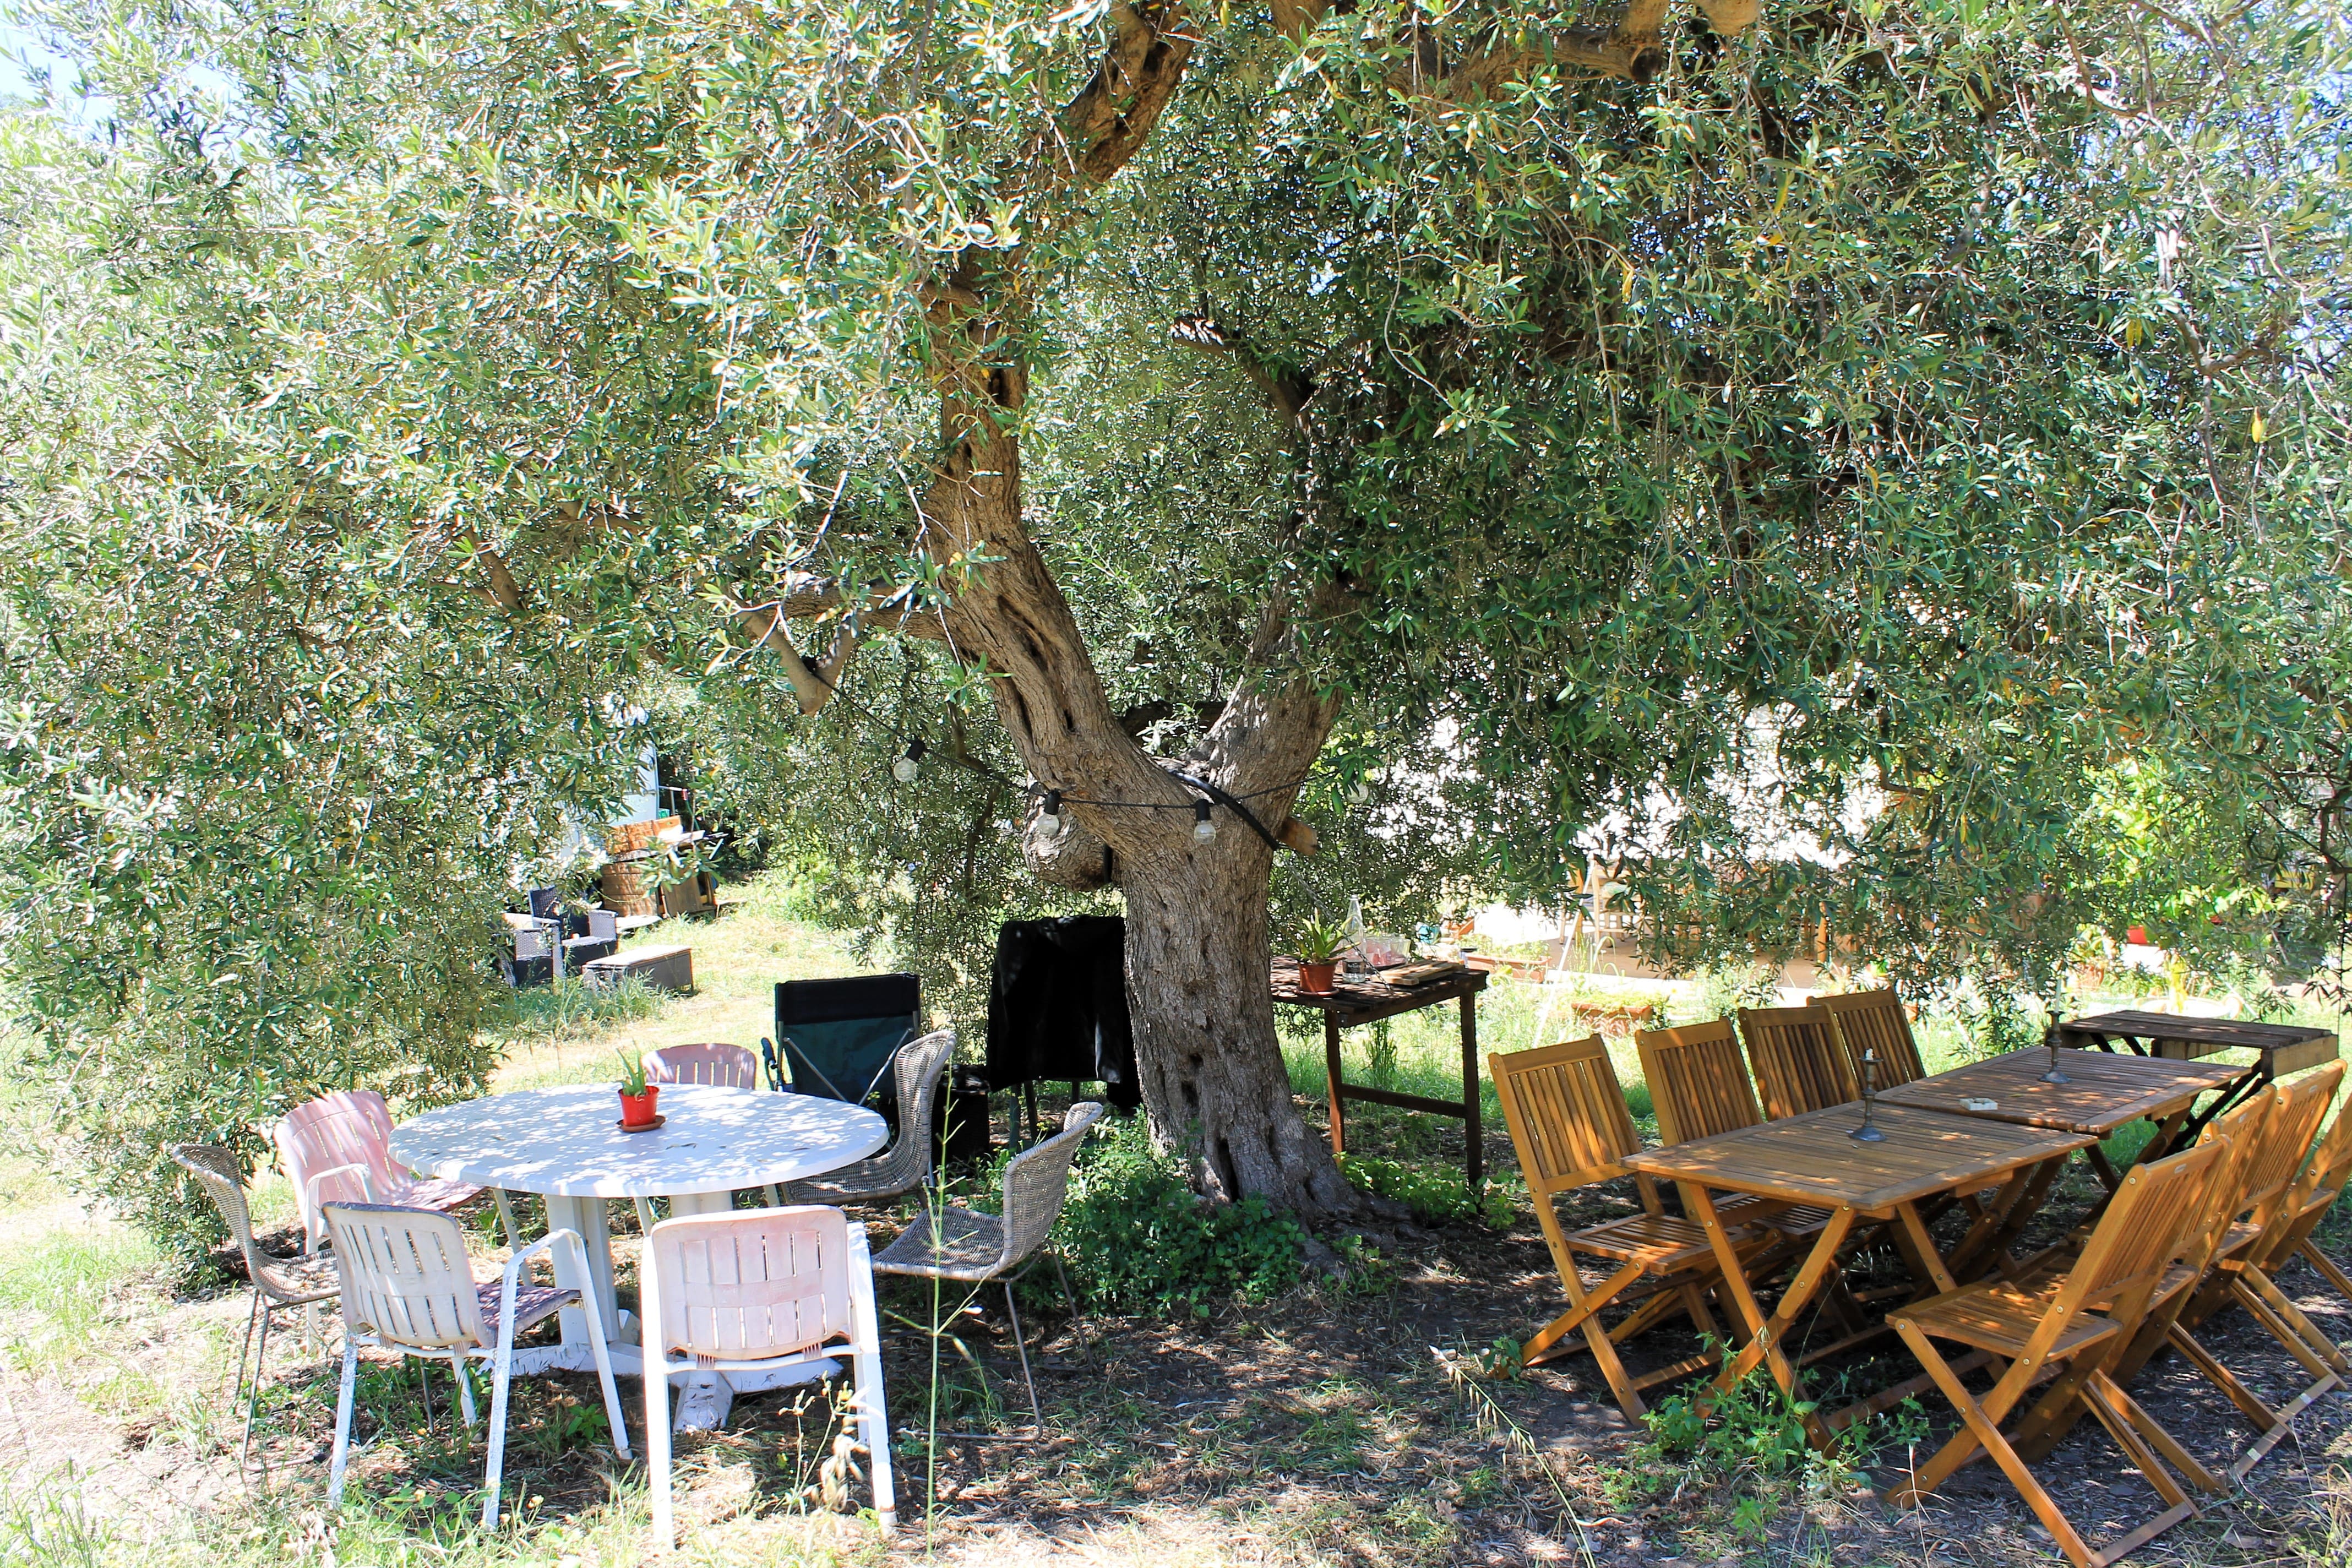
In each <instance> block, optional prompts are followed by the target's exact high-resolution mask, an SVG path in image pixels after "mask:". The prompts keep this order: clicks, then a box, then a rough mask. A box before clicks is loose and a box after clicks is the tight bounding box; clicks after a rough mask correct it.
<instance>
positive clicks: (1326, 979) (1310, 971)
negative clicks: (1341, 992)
mask: <svg viewBox="0 0 2352 1568" xmlns="http://www.w3.org/2000/svg"><path fill="white" fill-rule="evenodd" d="M1347 943H1348V933H1347V932H1346V931H1343V930H1341V929H1340V927H1339V924H1338V922H1336V921H1328V920H1325V919H1324V918H1323V917H1322V916H1321V915H1319V914H1316V915H1309V916H1308V917H1307V919H1305V920H1304V921H1300V922H1299V924H1298V929H1297V931H1294V932H1293V933H1292V935H1291V940H1290V945H1291V951H1292V952H1295V953H1296V954H1297V957H1298V988H1299V989H1300V990H1301V991H1311V992H1314V993H1316V994H1318V995H1319V994H1322V993H1324V992H1328V991H1329V990H1330V989H1331V983H1332V980H1333V978H1334V976H1336V975H1337V974H1338V973H1339V950H1340V949H1341V948H1342V947H1345V946H1346V945H1347Z"/></svg>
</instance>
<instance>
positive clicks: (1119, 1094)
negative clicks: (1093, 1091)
mask: <svg viewBox="0 0 2352 1568" xmlns="http://www.w3.org/2000/svg"><path fill="white" fill-rule="evenodd" d="M1035 1079H1049V1080H1051V1079H1062V1080H1066V1081H1068V1082H1072V1083H1099V1084H1101V1085H1102V1086H1103V1099H1105V1100H1108V1101H1109V1102H1110V1103H1111V1104H1113V1105H1115V1106H1117V1107H1118V1108H1119V1109H1120V1110H1134V1109H1135V1108H1136V1107H1137V1106H1139V1105H1140V1104H1142V1103H1143V1090H1142V1089H1140V1088H1139V1086H1138V1084H1137V1083H1136V1079H1135V1034H1134V1031H1133V1029H1132V1028H1131V1027H1130V1026H1129V1023H1128V1016H1127V921H1125V920H1124V919H1122V918H1120V917H1119V916H1118V915H1066V916H1065V917H1063V918H1062V919H1060V920H1051V921H1006V922H1005V923H1004V924H1003V926H1001V927H999V928H998V930H997V932H996V970H995V973H994V975H993V976H992V979H991V980H990V982H989V987H988V1087H989V1088H990V1089H1013V1088H1015V1087H1017V1086H1019V1085H1021V1084H1024V1083H1029V1082H1032V1081H1034V1080H1035Z"/></svg>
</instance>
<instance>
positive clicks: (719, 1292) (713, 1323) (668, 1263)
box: [638, 1206, 898, 1552]
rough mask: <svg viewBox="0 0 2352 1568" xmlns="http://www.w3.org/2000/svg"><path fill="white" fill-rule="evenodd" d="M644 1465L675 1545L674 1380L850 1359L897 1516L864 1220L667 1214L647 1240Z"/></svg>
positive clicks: (885, 1525)
mask: <svg viewBox="0 0 2352 1568" xmlns="http://www.w3.org/2000/svg"><path fill="white" fill-rule="evenodd" d="M638 1279H639V1280H640V1281H641V1282H642V1284H643V1286H644V1289H645V1308H646V1324H645V1358H646V1367H645V1378H646V1465H647V1467H648V1468H650V1469H651V1470H652V1471H653V1507H654V1542H655V1544H656V1547H657V1548H658V1549H659V1550H661V1551H663V1552H667V1551H668V1550H669V1549H670V1546H671V1544H672V1543H673V1542H674V1540H675V1531H674V1527H673V1525H672V1524H671V1520H670V1474H669V1471H670V1447H669V1438H670V1433H669V1377H670V1374H671V1373H678V1372H695V1371H704V1372H719V1373H728V1372H771V1371H780V1370H782V1369H784V1368H788V1367H794V1366H805V1365H808V1364H810V1363H824V1362H825V1360H826V1358H827V1357H828V1356H830V1355H832V1354H835V1353H845V1354H847V1355H848V1356H849V1357H850V1358H851V1364H852V1367H853V1369H854V1375H853V1382H852V1387H853V1389H854V1391H855V1399H856V1412H857V1426H858V1436H859V1438H860V1440H861V1441H863V1442H864V1443H865V1445H866V1455H867V1459H868V1462H869V1464H870V1465H871V1467H872V1470H871V1474H872V1477H873V1485H874V1511H875V1513H876V1514H877V1515H878V1516H879V1517H880V1520H881V1522H882V1529H883V1531H885V1532H886V1533H887V1532H888V1531H891V1530H893V1529H896V1528H897V1526H898V1498H897V1494H896V1492H895V1490H894V1489H893V1488H892V1485H891V1479H890V1432H889V1423H888V1409H887V1402H886V1401H885V1399H884V1396H883V1390H882V1331H881V1323H880V1321H879V1320H878V1319H877V1316H876V1314H875V1310H874V1271H873V1266H872V1264H871V1262H870V1261H869V1259H868V1258H867V1255H866V1227H865V1226H857V1225H852V1224H850V1223H849V1220H848V1218H847V1216H845V1215H843V1214H842V1212H841V1211H840V1210H839V1209H837V1208H824V1207H815V1206H810V1207H794V1208H781V1209H760V1210H754V1211H752V1212H751V1213H747V1214H713V1215H688V1216H685V1217H682V1218H678V1219H673V1220H665V1221H664V1222H663V1223H662V1224H660V1225H657V1226H655V1227H654V1229H653V1233H652V1234H651V1235H650V1236H648V1237H646V1242H645V1251H644V1261H643V1263H642V1264H641V1265H640V1268H639V1270H638Z"/></svg>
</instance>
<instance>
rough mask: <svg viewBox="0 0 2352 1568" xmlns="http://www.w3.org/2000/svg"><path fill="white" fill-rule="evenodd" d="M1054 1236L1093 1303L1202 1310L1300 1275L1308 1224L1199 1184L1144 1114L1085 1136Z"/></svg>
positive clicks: (1258, 1201)
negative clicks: (1210, 1197) (1216, 1197)
mask: <svg viewBox="0 0 2352 1568" xmlns="http://www.w3.org/2000/svg"><path fill="white" fill-rule="evenodd" d="M1054 1241H1055V1246H1057V1247H1059V1248H1060V1249H1061V1252H1062V1255H1063V1256H1064V1257H1065V1258H1067V1259H1068V1260H1069V1264H1070V1272H1071V1276H1072V1280H1073V1283H1074V1284H1075V1285H1076V1288H1077V1289H1078V1290H1079V1292H1080V1293H1081V1294H1083V1295H1084V1296H1085V1297H1086V1299H1087V1301H1088V1302H1089V1303H1090V1304H1092V1305H1095V1306H1098V1307H1104V1308H1108V1309H1109V1310H1114V1311H1123V1312H1133V1313H1138V1314H1146V1315H1154V1316H1171V1317H1172V1316H1190V1317H1200V1318H1205V1317H1207V1316H1208V1315H1209V1313H1210V1310H1212V1309H1213V1307H1214V1306H1215V1305H1216V1304H1217V1303H1218V1302H1220V1301H1224V1300H1233V1299H1234V1298H1236V1297H1238V1298H1240V1299H1241V1300H1244V1301H1251V1302H1257V1301H1264V1300H1267V1299H1269V1298H1271V1297H1273V1296H1276V1295H1278V1294H1280V1293H1281V1292H1282V1291H1284V1290H1286V1289H1290V1288H1291V1287H1292V1286H1293V1285H1295V1284H1297V1282H1298V1277H1299V1270H1300V1263H1301V1259H1302V1258H1303V1257H1304V1255H1305V1250H1306V1245H1307V1233H1306V1231H1305V1230H1303V1229H1302V1228H1300V1226H1299V1224H1298V1222H1297V1220H1295V1219H1293V1218H1291V1217H1290V1215H1286V1214H1284V1213H1281V1212H1280V1211H1278V1210H1276V1209H1275V1208H1273V1207H1272V1206H1270V1205H1268V1204H1267V1203H1266V1202H1265V1200H1264V1199H1262V1198H1244V1199H1243V1200H1242V1201H1241V1202H1239V1203H1234V1204H1215V1203H1211V1202H1209V1201H1207V1200H1206V1199H1203V1198H1202V1197H1200V1196H1198V1195H1197V1194H1194V1193H1193V1191H1192V1187H1191V1186H1190V1185H1189V1184H1187V1182H1186V1181H1185V1177H1184V1171H1183V1167H1182V1166H1181V1164H1180V1163H1178V1162H1177V1161H1176V1159H1175V1158H1174V1157H1173V1156H1172V1155H1171V1154H1169V1153H1168V1152H1165V1151H1163V1150H1159V1149H1155V1148H1153V1147H1152V1144H1151V1137H1150V1132H1149V1131H1147V1130H1146V1129H1145V1127H1144V1125H1143V1121H1142V1120H1141V1119H1140V1118H1135V1119H1132V1120H1129V1121H1113V1122H1107V1123H1105V1124H1104V1125H1103V1127H1102V1128H1101V1129H1100V1130H1099V1131H1097V1133H1096V1135H1095V1136H1094V1138H1093V1139H1092V1140H1090V1141H1089V1142H1088V1143H1087V1148H1086V1150H1085V1151H1084V1152H1083V1153H1081V1154H1080V1156H1079V1159H1078V1163H1077V1167H1076V1170H1074V1171H1073V1172H1072V1173H1071V1176H1070V1200H1069V1203H1068V1205H1066V1207H1065V1208H1064V1209H1063V1210H1062V1217H1061V1219H1060V1221H1059V1222H1058V1223H1057V1224H1056V1225H1055V1227H1054Z"/></svg>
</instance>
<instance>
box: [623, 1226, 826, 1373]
mask: <svg viewBox="0 0 2352 1568" xmlns="http://www.w3.org/2000/svg"><path fill="white" fill-rule="evenodd" d="M646 1266H647V1267H648V1268H651V1269H652V1270H653V1271H654V1273H655V1275H656V1290H655V1292H654V1296H655V1300H656V1310H658V1311H659V1312H660V1314H661V1321H660V1322H659V1323H658V1324H656V1325H653V1329H654V1330H656V1331H657V1332H658V1336H659V1342H660V1345H661V1348H662V1349H663V1350H665V1351H667V1352H668V1353H669V1354H670V1355H671V1356H673V1357H679V1358H683V1357H688V1356H698V1357H707V1358H709V1359H710V1360H714V1361H766V1360H770V1359H772V1358H774V1357H777V1356H783V1355H790V1354H792V1353H793V1352H795V1351H803V1350H809V1349H812V1348H814V1346H817V1345H821V1344H823V1343H824V1342H826V1341H827V1340H831V1339H835V1338H839V1337H843V1336H846V1335H851V1334H853V1333H854V1332H855V1324H854V1323H853V1321H852V1320H851V1316H850V1313H851V1303H850V1274H851V1269H850V1263H849V1221H848V1218H847V1216H846V1215H844V1214H843V1213H842V1212H841V1210H839V1209H837V1208H824V1207H818V1206H814V1205H811V1206H808V1207H799V1208H777V1209H751V1210H746V1211H743V1212H741V1213H738V1214H717V1215H692V1216H688V1217H684V1218H679V1219H673V1220H665V1221H663V1222H662V1223H661V1224H659V1225H657V1226H654V1228H653V1234H652V1235H650V1236H648V1237H646Z"/></svg>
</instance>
